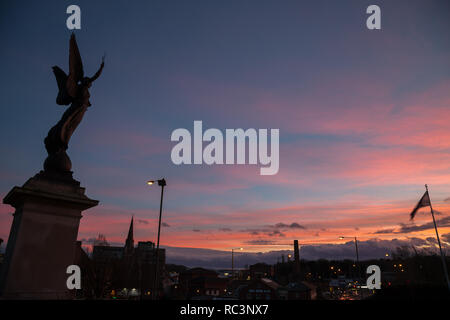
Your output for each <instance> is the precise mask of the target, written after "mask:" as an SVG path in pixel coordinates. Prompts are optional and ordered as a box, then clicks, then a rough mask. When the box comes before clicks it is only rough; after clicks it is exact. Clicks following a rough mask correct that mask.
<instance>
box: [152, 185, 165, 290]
mask: <svg viewBox="0 0 450 320" xmlns="http://www.w3.org/2000/svg"><path fill="white" fill-rule="evenodd" d="M157 182H158V186H160V187H161V202H160V204H159V222H158V240H157V242H156V263H155V277H154V284H153V290H152V291H153V292H152V294H153V298H154V299H155V298H156V297H157V289H158V267H159V235H160V234H161V215H162V205H163V196H164V187H165V186H166V180H165V179H160V180H157ZM147 184H148V185H149V186H151V185H153V184H155V180H148V181H147Z"/></svg>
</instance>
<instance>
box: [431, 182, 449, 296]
mask: <svg viewBox="0 0 450 320" xmlns="http://www.w3.org/2000/svg"><path fill="white" fill-rule="evenodd" d="M425 189H426V190H427V193H428V199H429V200H430V209H431V216H432V217H433V224H434V230H435V231H436V238H437V241H438V244H439V251H440V252H441V259H442V267H443V268H444V274H445V280H447V287H448V290H449V291H450V280H449V279H448V272H447V264H446V263H445V258H444V253H443V252H442V247H441V240H440V239H439V233H438V229H437V226H436V220H435V219H434V211H433V207H432V206H431V198H430V193H429V192H428V185H425Z"/></svg>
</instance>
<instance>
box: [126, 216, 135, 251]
mask: <svg viewBox="0 0 450 320" xmlns="http://www.w3.org/2000/svg"><path fill="white" fill-rule="evenodd" d="M133 220H134V216H132V217H131V223H130V229H129V230H128V236H127V240H126V241H125V254H126V255H130V254H131V253H132V252H133V249H134V238H133Z"/></svg>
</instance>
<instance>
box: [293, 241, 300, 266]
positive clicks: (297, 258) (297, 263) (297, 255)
mask: <svg viewBox="0 0 450 320" xmlns="http://www.w3.org/2000/svg"><path fill="white" fill-rule="evenodd" d="M294 263H295V266H294V268H295V272H296V273H297V274H299V273H300V253H299V250H298V240H294Z"/></svg>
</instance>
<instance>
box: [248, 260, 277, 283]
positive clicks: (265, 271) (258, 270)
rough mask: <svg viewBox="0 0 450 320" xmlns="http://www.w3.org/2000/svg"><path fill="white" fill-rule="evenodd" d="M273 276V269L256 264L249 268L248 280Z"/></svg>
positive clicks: (264, 264)
mask: <svg viewBox="0 0 450 320" xmlns="http://www.w3.org/2000/svg"><path fill="white" fill-rule="evenodd" d="M272 276H273V267H272V266H271V265H268V264H266V263H256V264H253V265H251V266H250V280H253V279H261V278H267V277H272Z"/></svg>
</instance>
